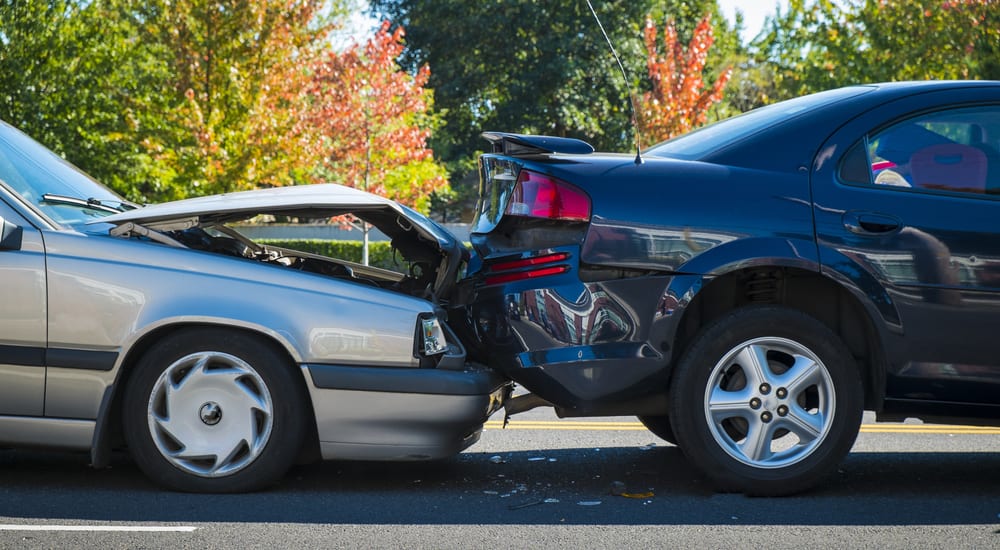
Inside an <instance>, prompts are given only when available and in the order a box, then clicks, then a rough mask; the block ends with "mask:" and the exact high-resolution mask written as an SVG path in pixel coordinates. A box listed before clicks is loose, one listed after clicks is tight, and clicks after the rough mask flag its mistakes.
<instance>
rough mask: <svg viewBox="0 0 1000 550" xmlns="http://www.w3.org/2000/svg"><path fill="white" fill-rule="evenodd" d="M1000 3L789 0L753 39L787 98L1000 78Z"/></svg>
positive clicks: (985, 0)
mask: <svg viewBox="0 0 1000 550" xmlns="http://www.w3.org/2000/svg"><path fill="white" fill-rule="evenodd" d="M998 8H1000V1H998V0H945V1H942V0H892V1H888V0H855V1H845V2H833V1H830V0H813V1H808V0H791V2H790V3H789V7H788V10H787V11H786V12H785V13H783V14H779V15H778V16H777V17H776V18H774V19H773V20H771V22H770V30H769V32H768V33H767V35H766V36H765V37H763V38H762V39H761V41H760V42H758V43H757V44H755V46H756V48H757V51H758V52H759V53H758V56H757V62H758V64H759V65H767V66H770V67H772V68H773V76H774V88H773V92H774V96H773V98H772V99H784V98H787V97H793V96H796V95H802V94H805V93H810V92H816V91H820V90H825V89H829V88H835V87H838V86H844V85H848V84H857V83H865V82H883V81H893V80H924V79H956V78H958V79H964V78H989V79H996V78H1000V9H998Z"/></svg>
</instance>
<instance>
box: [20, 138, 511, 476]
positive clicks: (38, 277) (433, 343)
mask: <svg viewBox="0 0 1000 550" xmlns="http://www.w3.org/2000/svg"><path fill="white" fill-rule="evenodd" d="M262 214H270V215H280V216H290V217H296V218H330V217H333V216H339V215H344V214H352V215H354V216H356V217H357V218H360V219H362V220H365V221H367V222H368V223H370V224H372V225H373V226H375V227H377V228H378V229H380V230H381V231H382V232H383V233H384V234H386V235H387V236H388V237H389V238H391V240H392V246H393V248H394V250H395V251H396V253H397V255H398V256H399V257H400V259H401V265H403V266H405V268H404V269H401V270H400V271H401V272H397V271H393V270H386V269H381V268H376V267H369V266H363V265H358V264H355V263H351V262H347V261H343V260H338V259H335V258H328V257H324V256H318V255H314V254H308V253H302V252H296V251H293V250H287V249H283V248H277V247H272V246H266V245H260V244H257V243H255V242H253V241H251V240H249V239H247V238H244V237H243V236H241V235H240V234H239V233H238V232H236V231H235V230H233V229H231V228H230V227H229V224H232V223H233V222H237V221H242V220H246V219H249V218H251V217H254V216H257V215H262ZM467 260H468V253H467V252H466V251H465V249H464V247H462V246H461V243H459V242H458V241H457V240H456V239H455V238H454V237H453V236H452V235H451V234H449V233H448V232H447V231H445V230H443V229H441V228H440V227H439V226H437V225H435V224H434V223H433V222H431V221H430V220H428V219H427V218H425V217H423V216H421V215H420V214H418V213H416V212H414V211H412V210H410V209H408V208H406V207H403V206H401V205H399V204H397V203H395V202H393V201H389V200H386V199H384V198H381V197H377V196H374V195H371V194H368V193H364V192H361V191H358V190H354V189H350V188H347V187H342V186H337V185H309V186H301V187H289V188H279V189H268V190H260V191H249V192H241V193H231V194H226V195H217V196H210V197H202V198H195V199H189V200H184V201H178V202H173V203H166V204H160V205H154V206H147V207H142V208H139V207H135V206H134V205H130V204H128V203H127V202H125V201H123V200H122V198H121V197H119V196H117V195H116V194H114V193H113V192H111V191H110V190H108V189H107V188H105V187H104V186H102V185H100V184H99V183H97V182H95V181H93V180H92V179H90V178H88V177H87V176H86V175H84V174H83V173H81V172H80V171H78V170H76V169H75V168H73V167H72V166H70V165H69V164H67V163H66V162H64V161H63V160H62V159H60V158H59V157H57V156H56V155H54V154H52V153H51V152H49V151H48V150H46V149H45V148H44V147H42V146H41V145H39V144H38V143H36V142H34V141H32V140H31V139H30V138H28V137H27V136H25V135H24V134H22V133H21V132H19V131H18V130H16V129H14V128H13V127H11V126H9V125H6V124H4V123H2V122H0V446H6V447H42V448H55V449H65V450H76V451H86V452H89V453H90V455H91V460H92V463H93V464H94V466H96V467H101V466H103V465H105V464H107V462H108V457H109V454H110V452H111V451H112V450H113V449H117V448H127V449H128V451H129V453H130V454H131V455H132V457H133V458H134V460H135V461H136V462H137V463H138V465H139V466H140V467H141V468H142V470H143V471H144V472H145V473H146V474H147V475H148V476H149V477H150V478H152V479H153V480H155V481H156V482H158V483H160V484H162V485H164V486H166V487H169V488H172V489H177V490H182V491H206V492H209V491H210V492H234V491H247V490H253V489H257V488H260V487H262V486H265V485H268V484H271V483H274V482H275V481H277V480H278V479H280V478H281V476H282V475H283V474H284V473H285V471H286V470H287V469H288V467H289V466H290V465H291V464H292V463H293V462H295V461H296V460H301V459H303V458H316V457H322V458H324V459H371V460H419V459H435V458H441V457H445V456H449V455H452V454H454V453H457V452H460V451H461V450H463V449H465V448H466V447H468V446H469V445H471V444H472V443H474V442H475V441H477V440H478V438H479V435H480V433H481V430H482V426H483V424H484V422H485V421H486V419H487V418H488V417H489V415H490V414H491V413H493V412H494V411H496V410H497V409H498V408H500V407H501V405H502V402H503V400H504V399H505V397H506V396H507V395H508V394H509V391H510V385H509V383H508V382H507V381H506V380H505V379H503V378H502V377H500V376H498V375H496V374H495V373H493V372H492V371H490V370H488V369H485V368H483V367H478V366H476V365H472V364H469V363H468V362H467V361H466V352H465V349H464V348H463V347H462V344H461V343H460V342H459V340H458V339H457V338H456V337H455V336H454V334H453V333H452V332H451V330H450V329H449V327H448V325H447V324H445V322H444V321H445V319H443V312H444V307H445V306H447V304H446V303H443V300H442V298H441V297H446V296H448V295H449V293H450V292H451V291H452V289H453V286H454V284H455V282H456V281H457V280H458V278H459V277H460V275H461V271H462V269H463V264H464V262H465V261H467Z"/></svg>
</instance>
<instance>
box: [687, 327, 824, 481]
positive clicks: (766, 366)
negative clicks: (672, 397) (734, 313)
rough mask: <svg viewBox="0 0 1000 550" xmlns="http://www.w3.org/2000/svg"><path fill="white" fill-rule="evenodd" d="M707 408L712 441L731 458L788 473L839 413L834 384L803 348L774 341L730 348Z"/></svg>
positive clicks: (708, 391)
mask: <svg viewBox="0 0 1000 550" xmlns="http://www.w3.org/2000/svg"><path fill="white" fill-rule="evenodd" d="M708 381H709V383H708V384H707V386H706V388H705V395H704V410H705V418H706V420H707V422H708V426H709V429H710V431H711V434H712V437H714V438H715V441H716V443H717V444H718V445H719V446H720V447H721V448H722V449H723V450H724V451H725V452H726V453H727V454H728V455H729V456H731V457H732V458H734V459H736V460H738V461H739V462H742V463H743V464H746V465H749V466H752V467H755V468H765V469H773V468H783V467H786V466H789V465H792V464H795V463H797V462H799V461H801V460H804V459H805V458H806V457H808V456H810V455H811V454H812V453H813V451H815V450H816V449H817V448H818V447H819V446H820V444H821V443H822V442H823V440H824V439H825V438H826V436H827V435H828V434H829V432H830V429H831V425H832V423H833V418H834V413H835V411H836V395H835V392H834V384H833V380H832V378H831V376H830V373H829V372H828V370H827V368H826V367H825V366H824V365H823V362H822V361H820V359H819V358H818V357H817V356H816V355H815V354H814V353H812V352H811V351H810V350H809V349H807V348H806V347H804V346H803V345H801V344H799V343H797V342H794V341H792V340H788V339H785V338H777V337H764V338H756V339H753V340H749V341H747V342H744V343H742V344H739V345H737V346H736V347H734V348H732V350H730V351H729V352H728V353H726V354H725V356H724V357H723V358H722V360H721V361H719V362H718V363H717V364H716V365H715V367H714V369H713V370H712V372H711V374H710V375H709V378H708Z"/></svg>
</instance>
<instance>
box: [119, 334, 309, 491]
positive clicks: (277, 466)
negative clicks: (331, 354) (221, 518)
mask: <svg viewBox="0 0 1000 550" xmlns="http://www.w3.org/2000/svg"><path fill="white" fill-rule="evenodd" d="M296 376H299V375H298V371H297V370H296V369H295V368H294V365H292V363H291V361H290V360H289V359H288V358H287V357H286V356H284V354H283V353H281V352H280V350H277V349H276V348H275V347H273V346H271V345H268V344H266V343H264V342H262V341H261V340H260V339H259V338H254V337H252V336H250V335H249V334H246V333H242V332H239V331H235V330H228V329H224V328H214V327H204V328H198V329H185V330H183V331H180V332H175V333H172V334H171V335H169V336H167V337H166V338H164V339H163V340H161V341H160V342H157V343H156V344H155V345H154V346H152V347H151V348H150V349H149V350H148V351H147V352H146V353H145V354H144V355H143V356H142V358H141V359H140V360H139V362H138V363H137V364H136V367H135V370H134V371H133V372H131V375H130V376H129V379H128V382H127V384H126V387H125V397H124V402H123V407H122V422H123V428H124V432H125V438H126V442H127V443H128V447H129V451H130V453H131V454H132V457H133V459H134V460H135V461H136V463H137V464H138V465H139V467H140V469H142V470H143V472H144V473H145V474H146V475H147V476H148V477H149V478H151V479H152V480H153V481H155V482H157V483H159V484H161V485H163V486H165V487H168V488H171V489H174V490H178V491H187V492H212V493H232V492H245V491H252V490H256V489H260V488H262V487H264V486H267V485H270V484H273V483H275V482H277V481H278V480H279V479H280V478H281V477H282V476H283V475H284V474H285V472H286V471H287V470H288V468H289V467H290V466H291V465H292V463H293V462H294V460H295V458H296V456H297V455H298V454H299V451H300V450H301V448H302V443H303V439H304V435H305V428H304V427H305V426H307V425H311V424H312V423H311V422H306V420H305V411H306V404H307V402H308V398H307V396H306V395H305V390H304V388H303V387H302V386H303V385H302V382H301V380H297V379H296Z"/></svg>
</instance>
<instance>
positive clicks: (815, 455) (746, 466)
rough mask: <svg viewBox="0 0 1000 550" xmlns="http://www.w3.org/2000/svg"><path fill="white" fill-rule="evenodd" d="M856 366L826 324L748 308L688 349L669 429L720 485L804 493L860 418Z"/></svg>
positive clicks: (838, 455)
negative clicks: (671, 429) (671, 427)
mask: <svg viewBox="0 0 1000 550" xmlns="http://www.w3.org/2000/svg"><path fill="white" fill-rule="evenodd" d="M862 409H863V388H862V384H861V381H860V376H859V373H858V369H857V365H856V362H855V361H854V360H853V358H852V356H851V354H850V352H849V351H848V350H847V348H846V346H845V345H844V344H843V342H842V341H841V340H840V338H839V337H838V336H837V335H836V334H835V333H833V332H832V331H831V330H830V329H829V328H827V326H826V325H824V324H823V323H821V322H819V321H818V320H816V319H815V318H812V317H810V316H808V315H805V314H803V313H801V312H798V311H795V310H792V309H788V308H783V307H776V306H752V307H746V308H742V309H739V310H735V311H733V312H731V313H729V314H726V315H724V316H722V317H721V318H719V319H717V320H716V321H714V322H713V323H711V324H710V325H709V326H707V327H706V328H705V329H704V330H702V331H701V332H700V333H699V335H698V336H696V337H695V339H694V341H693V342H692V344H691V345H690V347H689V348H688V350H687V351H686V352H685V354H684V356H683V358H682V359H681V361H680V363H679V364H678V365H677V368H676V370H675V372H674V377H673V381H672V384H671V389H670V416H671V419H672V426H673V429H674V434H675V435H676V437H677V439H678V444H679V446H680V447H681V449H682V450H683V451H684V453H685V455H686V456H687V457H688V458H689V459H690V460H691V462H692V463H693V464H694V465H695V466H696V467H697V468H699V469H701V470H702V471H703V472H704V473H705V474H706V475H707V476H708V477H709V478H710V479H711V480H712V481H713V482H714V484H715V486H716V488H718V489H719V490H721V491H735V492H743V493H747V494H750V495H757V496H779V495H787V494H792V493H796V492H800V491H802V490H805V489H807V488H810V487H812V486H814V485H816V484H817V483H819V482H820V481H821V480H822V479H823V478H825V477H826V476H828V475H830V474H831V473H832V472H833V471H834V470H835V469H836V467H837V465H838V464H839V463H840V462H841V461H842V460H843V458H844V456H845V455H846V454H847V453H848V452H849V451H850V448H851V446H853V444H854V441H855V439H856V438H857V434H858V430H859V428H860V424H861V416H862V412H863V410H862Z"/></svg>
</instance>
